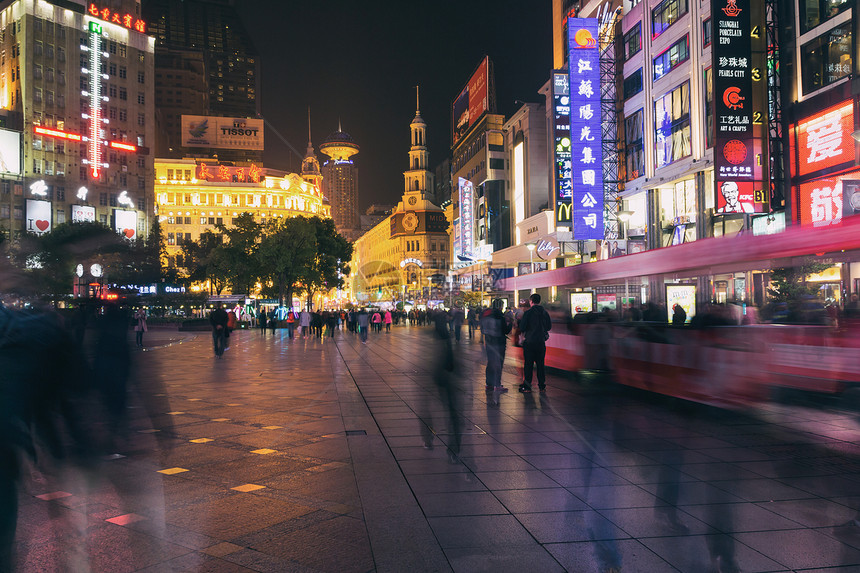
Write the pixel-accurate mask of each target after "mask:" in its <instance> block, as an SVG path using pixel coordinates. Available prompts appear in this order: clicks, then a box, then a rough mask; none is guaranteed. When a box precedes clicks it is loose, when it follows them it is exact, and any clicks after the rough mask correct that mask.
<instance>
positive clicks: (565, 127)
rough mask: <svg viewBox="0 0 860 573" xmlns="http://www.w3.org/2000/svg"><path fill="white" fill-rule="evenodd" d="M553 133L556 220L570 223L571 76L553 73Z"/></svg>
mask: <svg viewBox="0 0 860 573" xmlns="http://www.w3.org/2000/svg"><path fill="white" fill-rule="evenodd" d="M552 107H553V134H554V136H555V149H554V151H553V154H554V157H555V222H556V223H561V224H565V223H567V224H570V217H571V213H570V186H571V183H572V181H571V162H570V76H569V75H568V74H566V73H556V74H553V80H552Z"/></svg>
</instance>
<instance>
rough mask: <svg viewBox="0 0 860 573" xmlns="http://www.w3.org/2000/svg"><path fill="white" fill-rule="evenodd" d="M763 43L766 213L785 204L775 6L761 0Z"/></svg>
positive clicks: (774, 1) (774, 0)
mask: <svg viewBox="0 0 860 573" xmlns="http://www.w3.org/2000/svg"><path fill="white" fill-rule="evenodd" d="M764 6H765V41H766V42H767V53H766V62H765V63H766V67H767V108H768V109H767V112H768V113H767V136H768V154H769V156H768V163H769V167H770V169H769V171H770V173H769V174H768V175H769V179H770V211H774V210H776V209H780V208H782V207H783V206H784V205H785V197H784V191H783V184H784V181H785V169H784V165H783V150H784V145H783V140H782V99H781V89H782V85H781V83H780V77H779V72H780V69H779V6H778V0H765V3H764Z"/></svg>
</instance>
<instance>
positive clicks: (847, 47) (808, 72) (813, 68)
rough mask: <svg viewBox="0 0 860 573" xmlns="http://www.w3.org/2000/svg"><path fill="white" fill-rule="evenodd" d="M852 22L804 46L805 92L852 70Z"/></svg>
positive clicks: (830, 82) (809, 91) (802, 54)
mask: <svg viewBox="0 0 860 573" xmlns="http://www.w3.org/2000/svg"><path fill="white" fill-rule="evenodd" d="M851 35H852V31H851V25H850V24H849V23H846V24H845V25H843V26H839V27H836V28H833V29H831V30H830V31H828V32H827V33H826V34H822V35H821V36H818V37H817V38H815V39H814V40H812V41H811V42H808V43H806V44H804V45H803V47H802V48H801V50H800V51H801V62H802V63H801V66H802V71H803V93H804V94H808V93H812V92H814V91H816V90H818V89H821V88H823V87H824V86H827V85H830V84H832V83H834V82H836V81H838V80H840V79H842V78H844V77H846V76H848V75H849V74H850V73H851Z"/></svg>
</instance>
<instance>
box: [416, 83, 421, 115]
mask: <svg viewBox="0 0 860 573" xmlns="http://www.w3.org/2000/svg"><path fill="white" fill-rule="evenodd" d="M415 115H421V105H420V103H419V99H418V86H415Z"/></svg>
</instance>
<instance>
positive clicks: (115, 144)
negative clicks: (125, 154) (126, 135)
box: [108, 141, 137, 153]
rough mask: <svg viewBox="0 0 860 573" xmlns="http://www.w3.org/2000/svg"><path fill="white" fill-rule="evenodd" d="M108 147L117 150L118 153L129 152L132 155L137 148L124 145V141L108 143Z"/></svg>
mask: <svg viewBox="0 0 860 573" xmlns="http://www.w3.org/2000/svg"><path fill="white" fill-rule="evenodd" d="M108 147H110V148H111V149H119V150H120V151H131V152H132V153H136V152H137V146H136V145H132V144H131V143H125V142H124V141H111V142H109V143H108Z"/></svg>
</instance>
